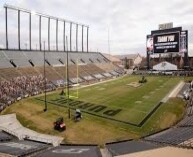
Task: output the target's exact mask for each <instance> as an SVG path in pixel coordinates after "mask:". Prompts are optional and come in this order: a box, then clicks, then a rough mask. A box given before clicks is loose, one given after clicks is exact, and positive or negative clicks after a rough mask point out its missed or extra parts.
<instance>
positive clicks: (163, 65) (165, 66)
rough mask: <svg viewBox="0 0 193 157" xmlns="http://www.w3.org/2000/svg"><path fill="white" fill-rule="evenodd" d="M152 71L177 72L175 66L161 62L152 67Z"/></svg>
mask: <svg viewBox="0 0 193 157" xmlns="http://www.w3.org/2000/svg"><path fill="white" fill-rule="evenodd" d="M153 70H157V71H165V70H177V66H176V65H174V64H171V63H169V62H161V63H159V64H157V65H154V66H153Z"/></svg>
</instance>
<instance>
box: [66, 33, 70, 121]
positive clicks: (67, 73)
mask: <svg viewBox="0 0 193 157" xmlns="http://www.w3.org/2000/svg"><path fill="white" fill-rule="evenodd" d="M66 66H67V68H66V70H67V72H66V75H67V76H66V78H67V80H66V81H67V106H68V118H69V119H70V106H69V66H68V37H67V36H66Z"/></svg>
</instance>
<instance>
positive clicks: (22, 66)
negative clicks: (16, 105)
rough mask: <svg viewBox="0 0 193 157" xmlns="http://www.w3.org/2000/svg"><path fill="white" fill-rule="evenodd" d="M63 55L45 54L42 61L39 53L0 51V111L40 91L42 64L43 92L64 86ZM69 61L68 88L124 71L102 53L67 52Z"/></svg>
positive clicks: (64, 62)
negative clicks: (31, 81) (0, 86)
mask: <svg viewBox="0 0 193 157" xmlns="http://www.w3.org/2000/svg"><path fill="white" fill-rule="evenodd" d="M66 56H67V55H66V52H45V62H44V52H42V51H5V50H0V85H2V88H1V90H0V112H1V111H2V110H3V109H4V108H5V107H6V105H10V104H12V103H13V102H15V101H17V100H18V99H22V98H23V97H26V96H30V95H36V94H39V93H41V92H43V90H44V63H45V77H46V81H47V87H46V90H48V91H50V90H55V89H56V87H58V86H64V85H66V82H67V81H66V80H67V76H66V75H67V67H66V60H67V59H66ZM68 61H69V67H68V71H69V81H70V85H72V84H77V83H78V84H80V83H82V84H85V83H86V84H88V83H89V84H90V83H94V82H98V81H101V80H106V79H109V78H113V77H117V76H119V75H122V74H124V71H123V69H121V68H119V67H117V66H115V65H113V64H111V63H110V62H109V60H108V59H106V58H105V57H104V56H103V55H102V54H101V53H94V52H93V53H91V52H88V53H86V52H84V53H81V52H69V58H68ZM31 78H32V80H33V83H30V80H31ZM34 79H35V80H34ZM18 80H19V82H18ZM22 81H23V82H22ZM38 82H39V83H38ZM10 84H12V85H10ZM22 84H27V85H26V86H23V85H22Z"/></svg>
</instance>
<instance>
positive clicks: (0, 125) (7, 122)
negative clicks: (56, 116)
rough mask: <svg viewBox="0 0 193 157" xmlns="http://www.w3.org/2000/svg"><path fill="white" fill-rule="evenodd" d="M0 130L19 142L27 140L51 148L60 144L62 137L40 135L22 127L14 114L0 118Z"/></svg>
mask: <svg viewBox="0 0 193 157" xmlns="http://www.w3.org/2000/svg"><path fill="white" fill-rule="evenodd" d="M0 130H3V131H5V132H7V133H9V134H11V135H13V136H15V137H17V138H18V139H20V140H23V139H28V140H33V141H38V142H43V143H47V144H52V145H53V146H58V145H60V143H61V142H62V140H63V138H62V137H57V136H51V135H46V134H40V133H37V132H35V131H33V130H30V129H27V128H25V127H23V126H22V125H21V124H20V123H19V121H18V120H17V118H16V114H8V115H2V116H0Z"/></svg>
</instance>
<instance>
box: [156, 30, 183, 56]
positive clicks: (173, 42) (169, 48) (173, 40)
mask: <svg viewBox="0 0 193 157" xmlns="http://www.w3.org/2000/svg"><path fill="white" fill-rule="evenodd" d="M179 45H180V32H172V33H164V34H155V35H153V51H154V53H167V52H179V51H180V46H179Z"/></svg>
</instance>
